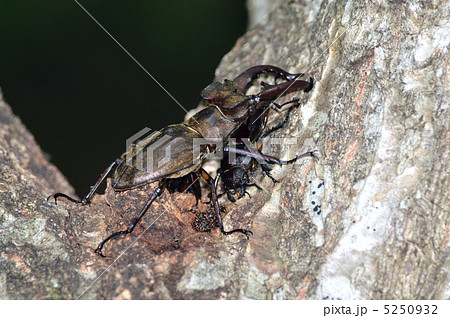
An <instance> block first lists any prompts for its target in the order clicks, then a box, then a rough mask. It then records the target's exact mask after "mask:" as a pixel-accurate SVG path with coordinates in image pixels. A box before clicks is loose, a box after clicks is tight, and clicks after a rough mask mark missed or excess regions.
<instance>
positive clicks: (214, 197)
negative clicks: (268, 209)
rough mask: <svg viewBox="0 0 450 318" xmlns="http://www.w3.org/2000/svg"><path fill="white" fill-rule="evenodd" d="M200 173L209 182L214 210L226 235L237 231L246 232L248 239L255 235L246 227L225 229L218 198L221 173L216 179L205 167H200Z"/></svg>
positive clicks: (221, 229)
mask: <svg viewBox="0 0 450 318" xmlns="http://www.w3.org/2000/svg"><path fill="white" fill-rule="evenodd" d="M200 174H201V176H202V178H203V179H204V180H205V181H206V182H207V183H208V185H209V187H210V188H211V202H212V204H213V207H214V211H215V212H216V215H217V220H218V222H219V227H220V231H221V232H222V233H223V234H225V235H230V234H233V233H236V232H240V233H242V234H245V235H246V236H247V239H249V238H250V235H253V232H252V231H249V230H244V229H234V230H231V231H225V229H224V227H223V222H222V216H221V215H220V206H219V200H218V196H217V182H218V180H219V177H220V175H218V176H217V177H216V178H215V179H213V177H211V176H210V175H209V173H208V172H206V171H205V170H204V169H203V168H202V169H200Z"/></svg>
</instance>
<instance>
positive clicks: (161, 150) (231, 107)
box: [47, 65, 313, 256]
mask: <svg viewBox="0 0 450 318" xmlns="http://www.w3.org/2000/svg"><path fill="white" fill-rule="evenodd" d="M267 73H274V74H275V75H276V76H277V77H279V78H282V79H283V80H285V82H283V83H281V84H275V85H268V84H265V83H261V84H262V85H263V90H262V91H261V92H259V93H258V94H255V95H250V96H249V95H246V94H245V93H246V91H247V90H248V88H249V86H250V85H251V83H252V81H254V80H255V79H256V78H258V77H259V76H260V74H267ZM302 75H303V74H291V73H288V72H286V71H284V70H282V69H280V68H278V67H275V66H272V65H258V66H254V67H251V68H249V69H247V70H246V71H244V72H243V73H241V74H240V75H239V76H237V77H236V78H235V79H234V80H233V81H229V80H224V82H223V83H219V82H214V83H212V84H210V85H209V86H207V87H206V88H205V89H204V90H203V91H202V93H201V96H202V98H203V99H204V100H205V101H206V102H208V106H207V107H206V108H204V109H202V110H201V111H199V112H197V113H196V114H194V115H193V116H192V117H191V118H189V119H188V120H186V121H185V122H183V123H181V124H174V125H169V126H167V127H164V128H162V129H161V130H160V131H156V132H154V133H152V134H151V135H149V136H148V137H146V138H144V139H143V140H141V141H140V142H139V147H131V148H130V149H128V150H127V152H126V153H125V154H124V155H122V156H121V157H120V158H118V159H116V160H115V161H114V162H112V163H111V164H110V165H109V166H108V168H106V170H105V171H104V172H103V174H102V175H101V176H100V178H99V180H98V181H97V182H96V183H95V185H94V186H92V187H91V190H90V191H89V193H88V194H87V195H86V196H85V197H84V198H83V199H81V200H77V199H75V198H72V197H70V196H69V195H67V194H64V193H60V192H59V193H55V194H53V195H51V196H49V197H48V198H47V199H50V198H54V199H55V202H56V201H57V198H59V197H63V198H66V199H68V200H70V201H72V202H75V203H77V204H83V205H84V204H89V203H90V201H91V199H92V197H93V196H94V194H95V193H96V191H97V189H98V187H99V186H100V185H101V183H102V182H103V181H104V180H105V179H106V178H107V177H108V175H109V174H110V173H111V172H114V174H113V176H112V180H111V181H112V182H111V185H112V187H113V189H114V190H115V191H124V190H130V189H133V188H136V187H140V186H143V185H145V184H148V183H152V182H156V181H158V182H159V185H158V187H157V188H156V190H155V191H154V192H153V194H152V195H151V196H150V198H149V200H148V201H147V203H146V204H145V206H144V207H143V208H142V209H141V210H140V212H139V214H138V216H137V218H135V219H133V221H132V222H131V224H130V225H129V226H128V228H127V229H125V230H122V231H118V232H115V233H112V234H111V235H109V236H108V237H107V238H106V239H104V240H103V241H102V242H101V243H100V244H99V245H98V247H97V248H96V250H95V252H96V253H98V254H99V255H101V256H104V255H103V253H102V250H103V247H104V244H105V243H106V242H108V241H109V240H111V239H112V238H114V237H117V236H121V235H126V234H130V233H131V232H133V230H134V228H135V227H136V225H137V224H138V223H139V221H140V220H141V219H142V217H143V216H144V215H145V213H146V212H147V210H148V209H149V207H150V206H151V204H152V203H153V202H154V201H155V200H156V199H157V198H158V197H159V196H160V195H161V194H162V193H163V192H164V190H165V189H167V188H169V190H170V188H172V189H173V188H177V187H178V186H179V183H180V181H183V182H184V181H187V182H195V180H196V179H198V176H200V177H202V178H203V179H204V180H205V181H206V183H207V184H208V186H209V187H210V190H211V203H212V205H213V208H214V212H215V215H216V217H217V220H218V223H219V227H220V230H221V232H222V233H223V234H225V235H229V234H232V233H235V232H240V233H243V234H245V235H246V236H247V238H248V237H249V235H250V234H252V232H251V231H249V230H245V229H239V228H238V229H233V230H230V231H225V229H224V226H223V222H222V218H221V215H220V211H221V208H220V206H219V202H218V194H217V184H218V180H219V178H220V173H218V175H217V177H216V178H213V177H211V176H210V175H209V174H208V173H207V172H206V171H205V170H204V169H203V168H202V165H203V163H204V162H205V161H206V160H208V159H209V157H208V155H209V154H213V153H214V152H216V151H219V152H220V151H222V152H223V153H225V154H230V153H233V154H235V155H238V156H241V157H242V156H245V157H248V158H251V159H258V161H262V162H264V164H263V165H265V164H280V165H281V164H287V163H290V162H293V161H295V160H296V159H297V157H296V158H294V159H291V160H289V161H283V160H280V159H278V158H275V157H272V156H267V155H264V154H262V153H261V152H252V151H250V149H248V148H247V147H245V146H242V145H238V146H236V147H235V146H232V145H229V144H228V143H229V139H230V138H231V137H238V138H243V137H246V138H249V139H250V140H251V141H254V140H255V139H256V138H257V137H259V136H261V130H262V128H263V127H265V122H266V120H267V117H266V116H264V114H263V113H264V112H265V111H266V110H267V107H268V105H270V104H271V103H272V102H273V101H274V100H275V99H277V98H278V97H279V96H280V95H282V94H284V93H287V92H291V91H294V90H304V91H309V90H311V89H312V87H313V79H312V78H310V81H309V82H308V81H303V80H298V79H297V78H298V77H299V76H302ZM275 105H276V106H277V107H278V106H280V105H277V104H275ZM280 108H281V107H280ZM290 110H291V108H290ZM290 110H289V112H290ZM289 112H288V114H289ZM285 121H286V120H285ZM283 124H284V123H283ZM280 127H281V126H280ZM166 141H167V142H166ZM196 141H200V142H199V143H197V145H195V143H196ZM217 141H219V142H217ZM163 143H164V146H161V145H162V144H163ZM218 145H219V148H220V149H217V148H218ZM167 147H170V152H171V156H172V160H163V159H165V156H166V151H167ZM195 147H197V148H198V149H197V150H198V151H194V150H195V149H194V148H195ZM149 154H150V155H149ZM161 162H163V163H162V164H158V166H156V167H155V163H161ZM233 173H235V172H233ZM232 177H235V175H232ZM197 191H198V189H197Z"/></svg>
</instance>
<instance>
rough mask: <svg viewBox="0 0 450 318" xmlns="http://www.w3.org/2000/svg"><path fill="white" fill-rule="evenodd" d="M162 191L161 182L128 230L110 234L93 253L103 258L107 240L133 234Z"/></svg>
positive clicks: (163, 186)
mask: <svg viewBox="0 0 450 318" xmlns="http://www.w3.org/2000/svg"><path fill="white" fill-rule="evenodd" d="M164 189H165V184H164V182H161V183H160V185H159V187H157V188H156V190H155V192H153V194H152V196H151V197H150V199H149V200H148V201H147V203H146V204H145V206H144V207H143V208H142V210H141V212H140V213H139V215H138V217H137V218H135V219H133V220H132V221H131V224H130V225H129V226H128V228H127V229H126V230H123V231H119V232H115V233H113V234H111V235H110V236H108V237H107V238H106V239H104V240H103V241H102V242H101V243H100V244H99V245H98V247H97V248H96V249H95V251H94V252H95V253H98V254H99V255H100V256H103V257H104V256H105V255H103V253H102V249H103V246H104V245H105V243H106V242H108V241H109V240H111V239H112V238H114V237H116V236H120V235H126V234H130V233H131V232H133V230H134V228H135V227H136V225H137V224H138V223H139V221H140V220H141V219H142V217H143V216H144V215H145V213H146V212H147V210H148V208H149V207H150V205H152V203H153V201H155V200H156V198H157V197H159V196H160V195H161V194H162V193H163V192H164Z"/></svg>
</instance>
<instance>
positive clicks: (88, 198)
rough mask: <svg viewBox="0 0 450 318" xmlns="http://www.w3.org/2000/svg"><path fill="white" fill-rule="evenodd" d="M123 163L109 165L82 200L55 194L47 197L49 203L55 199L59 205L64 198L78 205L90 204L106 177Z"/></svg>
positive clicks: (118, 160) (119, 160)
mask: <svg viewBox="0 0 450 318" xmlns="http://www.w3.org/2000/svg"><path fill="white" fill-rule="evenodd" d="M121 162H122V159H117V160H115V161H114V162H113V163H111V164H110V165H109V167H108V168H106V170H105V171H104V172H103V173H102V174H101V175H100V178H99V179H98V180H97V182H96V183H95V184H94V185H93V186H92V187H91V190H90V191H89V193H88V194H87V195H86V196H85V197H84V198H83V199H81V200H78V199H74V198H72V197H71V196H69V195H67V194H65V193H61V192H58V193H55V194H52V195H50V196H48V197H47V201H48V200H50V198H53V199H55V204H57V203H58V202H57V199H58V198H60V197H62V198H66V199H67V200H69V201H72V202H74V203H77V204H89V203H90V202H91V199H92V197H93V196H94V194H95V192H97V189H98V187H99V186H100V185H101V184H102V183H103V181H105V179H106V177H107V176H108V175H109V174H110V173H111V171H112V170H113V169H114V168H116V167H117V166H118V165H119V164H120V163H121Z"/></svg>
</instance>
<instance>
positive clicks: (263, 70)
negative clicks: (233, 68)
mask: <svg viewBox="0 0 450 318" xmlns="http://www.w3.org/2000/svg"><path fill="white" fill-rule="evenodd" d="M267 73H274V74H276V75H277V76H278V77H281V78H283V79H285V80H288V81H292V80H294V79H296V78H297V77H300V76H303V73H299V74H291V73H288V72H286V71H284V70H282V69H281V68H279V67H276V66H272V65H258V66H254V67H251V68H249V69H247V70H245V71H244V72H243V73H241V74H240V75H238V76H237V77H236V78H235V79H234V80H233V83H234V86H235V87H236V88H237V89H238V90H239V91H240V92H241V93H245V91H247V89H248V87H249V85H250V83H251V82H253V81H254V80H255V79H257V78H258V77H259V75H261V74H267Z"/></svg>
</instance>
